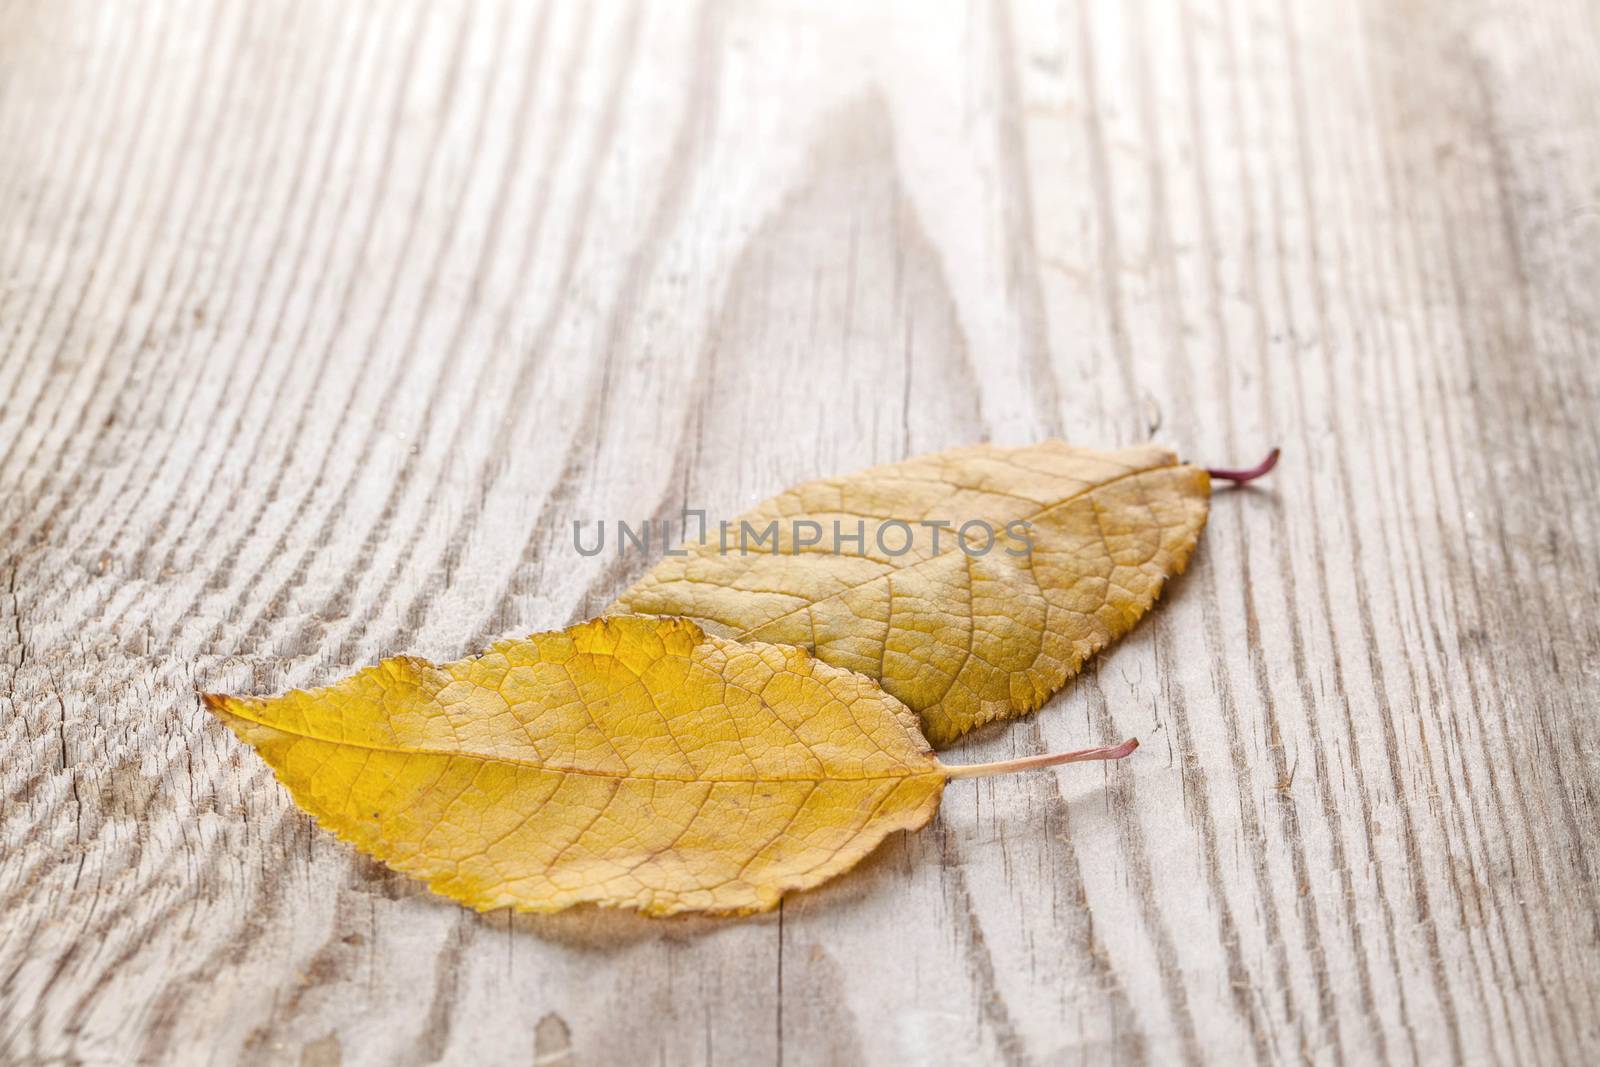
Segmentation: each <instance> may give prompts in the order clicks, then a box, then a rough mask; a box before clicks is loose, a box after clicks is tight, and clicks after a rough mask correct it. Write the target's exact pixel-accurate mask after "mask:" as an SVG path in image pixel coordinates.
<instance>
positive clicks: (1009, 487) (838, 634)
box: [610, 441, 1276, 746]
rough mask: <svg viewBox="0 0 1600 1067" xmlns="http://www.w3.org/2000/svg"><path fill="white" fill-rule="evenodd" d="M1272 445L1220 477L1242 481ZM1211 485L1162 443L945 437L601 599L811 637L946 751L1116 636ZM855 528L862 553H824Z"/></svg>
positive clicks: (750, 635) (811, 489) (1137, 611)
mask: <svg viewBox="0 0 1600 1067" xmlns="http://www.w3.org/2000/svg"><path fill="white" fill-rule="evenodd" d="M1275 459H1276V452H1274V453H1273V456H1272V457H1270V458H1269V460H1268V462H1267V463H1266V464H1264V465H1263V467H1262V468H1261V469H1260V470H1258V471H1255V472H1235V471H1218V472H1215V473H1216V474H1217V476H1218V477H1227V478H1231V479H1233V480H1248V479H1249V478H1250V477H1254V476H1255V475H1256V474H1259V473H1265V470H1267V469H1270V466H1271V463H1272V461H1274V460H1275ZM1210 493H1211V478H1210V476H1209V475H1208V472H1207V471H1206V470H1204V469H1202V468H1200V467H1195V466H1190V465H1188V464H1184V463H1180V462H1179V461H1178V458H1177V457H1176V456H1175V455H1174V454H1173V453H1171V452H1169V451H1167V450H1166V449H1163V448H1158V447H1155V446H1148V445H1147V446H1140V447H1136V448H1126V449H1122V450H1120V451H1115V452H1097V451H1092V450H1090V449H1083V448H1073V447H1071V446H1069V445H1066V444H1064V443H1062V442H1059V441H1048V442H1045V443H1044V444H1038V445H1031V446H1027V447H1022V448H1002V447H998V446H994V445H978V446H975V447H969V448H956V449H951V450H950V451H947V452H940V453H937V454H934V455H929V456H921V457H918V458H916V459H910V460H906V461H905V462H902V463H891V464H887V465H884V466H879V467H872V468H870V469H868V470H864V471H861V472H859V473H857V474H852V475H850V476H848V477H843V478H826V479H822V480H820V481H813V482H806V483H804V484H802V485H798V486H795V487H794V488H792V489H789V490H786V491H785V492H782V493H780V494H778V495H777V496H775V497H773V498H772V499H770V500H768V501H766V502H765V503H762V504H760V505H758V506H757V507H756V508H755V509H754V510H752V511H750V512H747V513H746V514H745V515H742V516H740V518H739V519H737V520H734V521H733V522H732V523H731V524H729V526H730V527H731V529H732V535H731V537H730V536H729V535H728V534H727V529H728V528H727V527H724V528H720V529H714V530H711V531H707V533H706V535H705V536H704V537H703V538H702V539H701V540H700V541H699V543H697V544H692V545H689V546H687V552H686V554H685V555H683V556H668V557H667V558H665V559H663V560H661V562H660V563H659V564H657V565H656V567H655V568H654V569H653V570H651V571H650V572H649V573H648V574H646V575H645V576H644V577H643V578H642V579H640V581H639V582H638V583H637V584H635V585H634V586H632V587H631V588H630V589H628V590H627V591H626V592H624V593H623V594H622V596H621V597H619V598H618V599H617V601H616V603H615V604H613V605H612V607H611V608H610V610H611V611H613V612H632V613H636V614H642V615H664V616H665V615H677V616H685V617H688V618H692V619H694V620H696V621H697V622H699V623H700V625H701V626H703V627H704V628H705V629H706V631H707V632H708V633H712V634H718V635H720V636H723V637H729V638H733V639H736V640H752V641H770V642H776V643H779V644H792V645H799V646H801V647H803V648H806V649H809V650H810V651H811V652H813V653H814V654H815V655H816V656H817V657H818V658H819V659H821V660H823V661H824V662H826V663H832V664H835V665H836V666H840V667H846V668H849V669H850V670H854V671H859V672H861V673H862V674H865V675H867V676H869V677H871V678H876V679H878V681H879V682H881V683H882V685H883V687H884V689H885V690H887V691H888V692H889V693H890V694H891V695H893V696H895V697H898V698H899V699H900V700H902V701H904V702H905V704H906V705H907V706H909V707H910V708H911V709H912V710H913V711H915V712H917V713H918V714H919V715H920V716H921V718H922V724H923V731H924V733H926V734H927V736H928V739H929V740H930V741H932V742H933V744H934V745H935V746H944V745H947V744H949V743H950V742H952V741H954V740H955V739H956V738H958V737H960V736H961V735H962V734H964V733H966V732H967V731H968V730H971V729H972V728H973V727H975V726H979V725H981V724H983V723H985V722H988V721H990V720H992V719H1002V718H1009V717H1011V716H1015V715H1019V714H1023V713H1025V712H1029V711H1033V710H1035V709H1036V708H1038V707H1039V706H1040V705H1041V704H1043V703H1044V702H1045V701H1046V700H1047V699H1049V697H1050V696H1051V695H1052V694H1053V693H1055V692H1056V691H1057V690H1058V689H1060V688H1061V686H1062V685H1063V684H1064V683H1065V682H1066V680H1067V679H1068V678H1070V677H1071V676H1072V675H1074V674H1076V673H1077V672H1078V670H1079V668H1081V667H1082V665H1083V662H1084V661H1085V660H1086V659H1088V657H1090V656H1091V655H1093V654H1094V653H1095V652H1097V651H1099V650H1100V649H1102V648H1104V647H1105V646H1106V645H1108V644H1110V643H1111V642H1112V641H1114V640H1116V639H1117V638H1118V637H1120V636H1122V635H1123V634H1125V633H1127V632H1128V630H1130V629H1131V628H1132V627H1133V625H1134V623H1136V622H1137V621H1138V620H1139V618H1140V616H1142V615H1143V614H1144V613H1145V612H1146V611H1148V610H1149V609H1150V606H1151V605H1152V604H1153V603H1154V602H1155V600H1156V598H1157V597H1158V596H1159V595H1160V593H1161V589H1162V586H1163V584H1164V583H1165V582H1166V580H1167V579H1168V578H1169V577H1170V576H1172V575H1174V574H1178V573H1180V572H1182V570H1183V569H1184V566H1185V565H1186V564H1187V563H1188V560H1189V555H1190V553H1192V552H1193V551H1194V546H1195V542H1196V541H1197V540H1198V538H1199V536H1200V531H1201V529H1202V527H1204V526H1205V522H1206V510H1207V506H1208V502H1209V498H1210ZM774 521H776V522H777V525H778V529H777V535H776V537H775V538H773V539H772V544H771V547H770V549H769V548H768V546H767V544H766V542H764V541H761V540H760V538H761V535H762V534H763V533H764V532H766V531H767V528H768V526H769V524H771V523H773V522H774ZM860 522H864V523H865V524H866V528H867V532H866V537H865V538H864V543H863V544H862V545H861V547H860V549H859V550H858V549H857V548H856V546H855V545H854V544H853V543H850V542H848V541H846V542H844V543H843V544H844V547H845V549H846V550H845V551H842V552H835V551H833V550H834V548H835V547H837V545H838V544H839V543H840V542H839V541H838V534H840V533H843V534H846V535H849V534H850V533H852V532H855V531H857V530H858V529H859V527H858V526H857V524H858V523H860ZM895 522H900V523H904V524H906V525H907V527H908V528H910V529H911V531H912V533H913V538H912V543H911V546H910V549H909V550H908V551H906V552H904V553H903V554H899V555H896V554H893V550H894V549H895V548H897V547H898V546H899V545H900V543H901V541H902V540H903V537H902V533H901V531H900V530H899V529H898V528H894V529H891V530H890V537H889V539H887V541H886V542H880V541H879V540H878V538H877V536H876V533H877V531H878V530H882V529H885V528H887V527H886V525H885V524H891V523H895ZM807 523H814V524H815V526H809V525H803V524H807ZM1019 523H1026V524H1027V525H1026V527H1020V526H1017V525H1016V524H1019ZM742 524H748V525H749V530H750V531H752V532H751V533H749V534H748V535H746V534H745V527H744V525H742ZM818 529H820V530H821V531H822V539H821V541H820V542H819V543H818V544H815V545H808V544H805V543H803V542H806V541H810V540H811V538H812V536H813V534H814V533H815V532H816V531H817V530H818ZM802 530H803V531H804V532H803V533H802V532H800V531H802ZM1024 531H1025V536H1026V538H1027V539H1028V540H1029V541H1030V542H1031V551H1027V550H1025V549H1026V547H1027V546H1025V545H1024V544H1023V543H1022V541H1023V539H1024V536H1023V535H1024ZM941 534H942V537H941V536H940V535H941ZM753 542H754V543H756V544H757V549H756V550H750V545H751V543H753ZM985 545H987V550H985V551H979V549H980V548H984V547H985Z"/></svg>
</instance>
